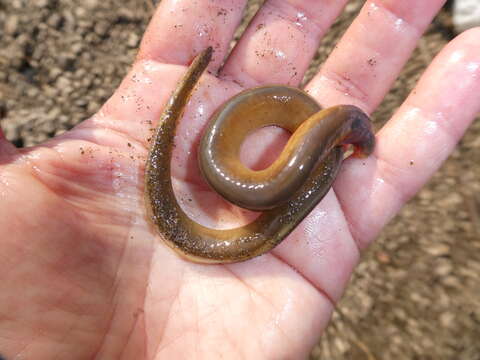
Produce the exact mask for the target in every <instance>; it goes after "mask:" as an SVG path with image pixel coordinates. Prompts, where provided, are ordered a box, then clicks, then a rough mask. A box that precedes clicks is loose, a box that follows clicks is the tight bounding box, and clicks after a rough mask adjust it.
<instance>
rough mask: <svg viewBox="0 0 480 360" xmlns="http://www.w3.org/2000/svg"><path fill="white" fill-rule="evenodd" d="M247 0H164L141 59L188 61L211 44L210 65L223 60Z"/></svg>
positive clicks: (154, 17)
mask: <svg viewBox="0 0 480 360" xmlns="http://www.w3.org/2000/svg"><path fill="white" fill-rule="evenodd" d="M245 4H246V0H197V1H191V0H163V1H162V2H161V3H160V5H159V6H158V9H157V10H156V12H155V14H154V16H153V19H152V20H151V22H150V24H149V26H148V29H147V31H146V33H145V35H144V37H143V40H142V44H141V46H140V51H139V54H138V59H150V60H156V61H160V62H165V63H170V64H182V65H186V64H188V63H189V62H190V61H191V60H192V59H193V57H194V56H195V55H196V54H198V53H199V52H200V51H201V50H204V49H205V48H207V47H208V46H213V48H214V50H215V53H214V56H213V61H212V63H211V64H210V69H212V70H214V69H216V68H218V66H219V65H220V64H221V63H222V61H223V59H224V57H225V55H226V53H227V50H228V48H229V44H230V41H231V40H232V37H233V33H234V32H235V29H236V27H237V26H238V24H239V23H240V21H241V18H242V11H243V8H244V7H245Z"/></svg>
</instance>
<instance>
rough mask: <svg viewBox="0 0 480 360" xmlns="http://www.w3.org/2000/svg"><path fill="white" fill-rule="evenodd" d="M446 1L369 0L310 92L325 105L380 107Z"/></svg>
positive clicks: (368, 109)
mask: <svg viewBox="0 0 480 360" xmlns="http://www.w3.org/2000/svg"><path fill="white" fill-rule="evenodd" d="M444 2H445V1H444V0H431V1H417V0H405V1H396V0H385V1H381V2H376V1H367V2H366V3H365V5H364V6H363V8H362V10H361V12H360V14H359V15H358V17H357V18H356V19H355V21H354V22H353V23H352V25H351V26H350V28H349V29H348V30H347V32H346V33H345V35H344V36H343V38H342V39H341V40H340V42H339V44H338V46H337V47H336V48H335V49H334V51H333V52H332V54H331V55H330V56H329V58H328V59H327V61H326V62H325V64H324V65H323V66H322V69H321V71H320V72H319V73H318V74H317V75H316V76H315V78H314V79H313V80H312V81H311V82H310V84H309V85H308V87H307V89H308V91H309V92H310V94H311V95H312V96H314V97H315V98H317V99H318V100H319V102H321V104H322V105H323V106H332V105H336V104H344V103H347V104H352V105H357V106H359V107H360V108H362V109H363V110H365V111H367V112H371V111H372V110H373V109H375V107H376V106H377V105H378V104H379V103H380V101H381V100H382V99H383V97H384V96H385V94H386V93H387V91H388V89H389V88H390V86H391V84H392V83H393V82H394V81H395V79H396V77H397V76H398V74H399V72H400V70H401V68H402V67H403V65H404V64H405V62H406V61H407V59H408V58H409V56H410V54H411V52H412V51H413V49H414V48H415V45H416V43H417V41H418V39H419V37H420V36H421V34H422V33H423V32H424V30H425V29H426V27H427V26H428V24H429V23H430V21H431V20H432V18H433V16H434V15H435V14H436V13H437V11H438V10H439V9H440V8H441V7H442V5H443V4H444Z"/></svg>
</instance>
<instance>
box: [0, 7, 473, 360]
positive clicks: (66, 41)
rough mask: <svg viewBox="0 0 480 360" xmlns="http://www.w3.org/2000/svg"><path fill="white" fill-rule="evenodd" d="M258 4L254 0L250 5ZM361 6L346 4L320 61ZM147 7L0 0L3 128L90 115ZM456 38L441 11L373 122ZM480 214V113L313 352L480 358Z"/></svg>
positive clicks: (26, 130) (25, 142) (137, 35)
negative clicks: (444, 47)
mask: <svg viewBox="0 0 480 360" xmlns="http://www.w3.org/2000/svg"><path fill="white" fill-rule="evenodd" d="M261 2H262V1H258V0H257V1H250V7H249V11H248V14H253V12H254V11H255V10H256V9H257V8H258V6H259V3H261ZM362 3H363V2H362V1H352V2H351V3H350V4H349V5H348V6H347V8H346V11H345V13H344V14H343V15H342V17H341V18H340V19H339V20H338V21H337V22H336V23H335V25H334V26H333V28H332V30H331V32H330V33H329V34H328V36H327V37H326V39H325V40H324V41H323V43H322V46H321V48H320V49H319V53H318V54H319V55H318V58H317V59H316V61H315V64H316V65H317V66H318V64H319V63H321V62H322V61H323V60H324V59H325V57H326V56H327V55H328V53H329V51H330V50H331V48H332V47H333V46H334V44H335V42H336V41H337V40H338V37H339V36H340V34H341V33H342V32H343V31H344V30H345V28H346V27H347V26H348V24H349V23H350V22H351V21H352V19H353V18H354V16H355V14H356V12H357V11H358V10H359V8H360V6H361V4H362ZM153 9H154V2H153V0H123V1H118V0H102V1H100V0H85V1H82V2H81V3H80V2H78V1H72V0H0V49H1V51H0V123H1V126H2V128H3V129H4V131H5V133H6V135H7V137H8V138H9V139H10V140H11V141H12V142H13V143H14V144H16V145H17V146H29V145H33V144H38V143H40V142H42V141H44V140H45V139H47V138H48V137H51V136H54V135H55V134H58V133H61V132H63V131H65V130H67V129H70V128H71V127H73V126H74V125H75V124H78V123H79V122H80V121H82V120H83V119H85V118H87V117H88V116H89V115H91V114H92V113H94V112H95V111H96V110H97V109H98V108H99V106H100V104H102V103H103V102H104V101H105V100H106V99H107V98H108V97H109V96H110V95H111V93H112V91H113V90H114V89H115V87H116V86H117V85H118V84H119V82H120V81H121V79H122V77H123V76H124V75H125V73H126V72H127V70H128V69H129V66H130V64H131V62H132V60H133V58H134V56H135V53H136V50H137V46H138V45H139V41H140V39H141V35H142V33H143V31H144V29H145V26H146V24H147V22H148V20H149V18H150V16H151V14H152V12H153ZM452 36H453V31H452V28H451V24H450V12H449V10H448V9H445V10H444V11H443V12H442V13H441V14H440V15H439V16H438V17H437V18H436V19H435V21H434V23H433V24H432V26H431V27H430V29H429V31H428V32H427V34H426V35H425V36H424V37H423V38H422V40H421V41H420V43H419V46H418V48H417V50H416V51H415V54H414V56H413V57H412V59H411V61H410V62H409V63H408V65H407V66H406V67H405V69H404V71H403V74H402V76H401V77H400V78H399V79H398V81H397V82H396V84H395V86H394V87H393V89H392V91H391V92H390V93H389V94H388V96H387V97H386V98H385V101H384V102H383V104H382V105H381V107H380V108H379V110H378V111H377V112H376V114H374V118H375V124H376V127H377V128H379V127H381V125H382V124H383V123H384V122H385V121H386V120H387V119H388V117H389V116H390V115H391V114H392V112H393V111H395V109H396V108H397V107H398V106H399V104H400V103H401V102H402V100H403V99H404V98H405V96H406V95H407V94H408V92H409V90H410V89H411V88H412V86H413V85H414V84H415V82H416V81H417V80H418V77H419V75H420V74H421V73H422V71H423V70H424V69H425V67H426V66H427V65H428V63H429V62H430V61H431V60H432V58H433V57H434V55H435V54H436V53H437V52H438V51H439V50H440V49H441V48H442V47H443V46H444V45H445V44H446V43H447V42H448V41H449V40H450V39H451V38H452ZM313 72H314V69H312V71H311V72H309V76H311V74H313ZM479 217H480V121H478V119H477V121H476V122H475V123H474V124H473V125H472V126H471V128H470V129H469V131H468V133H467V134H466V136H465V137H464V138H463V140H462V141H461V143H460V144H459V145H458V147H457V149H456V150H455V152H454V153H453V155H452V156H451V157H450V159H449V160H448V161H447V162H446V163H445V165H444V166H443V167H442V169H441V170H440V171H439V172H437V174H436V175H435V176H434V177H433V179H432V180H431V181H430V182H429V184H428V186H426V187H425V188H424V189H423V190H422V191H421V192H420V193H419V194H418V196H416V197H415V199H413V200H412V201H411V202H410V203H409V204H408V205H407V206H406V207H405V208H404V210H403V211H402V212H401V214H400V215H399V216H398V217H397V218H396V219H394V220H393V221H392V222H391V223H390V225H389V226H388V227H387V228H386V229H385V230H384V231H383V233H382V235H381V236H380V238H379V239H378V241H377V242H376V243H375V245H373V246H372V247H371V248H370V250H369V251H367V252H366V253H365V254H364V256H363V261H362V263H361V265H360V266H359V267H358V269H357V271H356V273H355V275H354V276H353V279H352V282H351V284H350V286H349V288H348V290H347V293H346V296H345V298H344V299H343V300H342V301H341V303H340V304H339V306H338V310H337V311H336V313H335V315H334V320H333V322H332V324H331V326H330V327H329V328H328V330H327V332H326V334H325V335H324V336H323V338H322V339H321V340H320V341H319V343H318V346H317V347H316V348H315V349H314V350H313V352H312V355H311V358H312V359H354V360H357V359H358V360H362V359H367V360H372V359H397V360H398V359H458V360H467V359H468V360H479V359H480V218H479ZM305 316H308V314H306V315H305Z"/></svg>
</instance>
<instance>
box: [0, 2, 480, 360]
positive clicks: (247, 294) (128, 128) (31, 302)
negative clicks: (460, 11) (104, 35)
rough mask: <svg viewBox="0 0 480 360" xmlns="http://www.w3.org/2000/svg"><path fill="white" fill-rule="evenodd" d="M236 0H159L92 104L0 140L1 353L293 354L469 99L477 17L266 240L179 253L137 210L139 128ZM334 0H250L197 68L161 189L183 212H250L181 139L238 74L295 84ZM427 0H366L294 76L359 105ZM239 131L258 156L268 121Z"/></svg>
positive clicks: (225, 216) (477, 103) (454, 130)
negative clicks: (366, 140) (365, 154)
mask: <svg viewBox="0 0 480 360" xmlns="http://www.w3.org/2000/svg"><path fill="white" fill-rule="evenodd" d="M243 3H244V2H242V1H233V0H232V1H228V4H226V2H225V1H218V0H215V1H210V2H208V4H207V2H206V1H196V2H192V1H170V0H164V1H163V2H162V3H161V5H160V7H159V9H158V11H157V12H156V15H155V17H154V19H153V20H152V23H151V25H150V28H149V30H148V31H147V34H146V36H145V38H144V41H143V44H142V48H141V50H140V53H139V56H138V60H137V62H136V63H135V65H134V67H133V69H132V71H131V72H130V74H129V75H128V76H127V77H126V79H125V80H124V82H123V84H122V86H121V87H120V88H119V90H118V91H117V92H116V94H115V95H114V96H113V97H112V98H111V99H110V100H109V101H108V103H107V104H106V105H105V106H104V107H103V108H102V110H101V111H100V112H99V113H98V114H97V115H96V116H94V117H92V118H91V119H89V120H87V121H85V122H84V123H83V124H82V125H80V126H78V127H76V128H75V129H74V130H72V131H70V132H68V133H66V134H64V135H62V136H59V137H57V138H55V139H53V140H51V141H49V142H47V143H46V144H43V145H41V146H38V147H34V148H29V149H22V150H17V149H15V148H14V147H13V146H11V145H10V144H8V143H7V142H6V141H5V140H4V139H2V140H0V167H1V168H0V196H1V205H0V206H1V207H2V210H1V214H2V215H3V216H2V217H1V220H0V232H1V235H0V246H1V251H0V254H2V261H1V263H0V273H1V274H2V278H1V279H2V291H1V293H0V319H1V321H0V339H1V340H0V353H1V354H3V355H4V356H6V357H7V359H9V358H12V357H14V356H17V355H18V356H23V357H24V358H26V359H28V358H35V359H52V358H55V357H58V358H69V359H75V358H78V359H85V358H99V359H122V358H125V359H132V358H135V359H137V358H142V357H144V358H169V357H172V358H173V357H175V358H178V357H181V356H184V357H185V358H203V357H208V358H215V357H220V356H224V357H242V356H243V357H246V358H256V357H258V358H275V359H276V358H301V357H304V356H305V355H306V354H307V353H308V351H309V350H310V348H311V347H312V346H313V344H314V343H315V341H316V340H317V336H318V334H320V333H321V330H322V329H323V328H324V327H325V326H326V324H327V322H328V320H329V317H330V314H331V312H332V310H333V304H334V303H335V302H336V301H337V300H338V299H339V298H340V296H341V294H342V291H343V289H344V287H345V285H346V283H347V281H348V278H349V276H350V274H351V272H352V270H353V268H354V266H355V265H356V263H357V262H358V257H359V249H363V248H365V247H366V246H367V245H368V243H369V242H370V241H371V240H372V239H373V238H374V237H375V236H376V234H378V232H379V231H380V230H381V228H382V227H383V225H384V224H385V223H386V222H387V221H388V220H389V219H390V218H391V217H392V216H393V215H394V214H395V213H396V212H397V211H398V209H399V208H400V207H401V206H402V205H403V204H404V202H405V201H407V200H408V198H409V197H410V196H412V195H413V194H414V193H415V192H416V191H417V190H418V189H419V188H420V187H421V186H422V184H423V183H424V182H425V181H426V180H427V179H428V178H429V176H430V175H431V174H432V173H433V172H434V171H435V170H436V168H438V166H439V165H440V163H441V162H442V161H443V160H444V159H445V158H446V157H447V156H448V154H449V152H450V151H451V150H452V149H453V147H454V145H455V143H456V141H457V140H458V139H459V138H460V136H461V134H462V133H463V131H464V130H465V129H466V127H467V126H468V124H469V122H470V121H471V120H472V119H473V117H474V115H475V114H476V113H477V112H478V110H479V108H480V99H479V98H478V93H479V90H480V80H479V73H480V56H479V55H478V54H479V48H480V41H479V40H478V39H479V38H480V36H479V34H480V33H479V30H472V31H470V32H468V33H465V34H463V35H462V36H460V37H459V38H457V39H456V40H454V41H453V42H452V43H451V44H450V45H449V46H448V47H447V48H446V49H445V50H444V51H443V52H442V54H441V55H439V57H438V58H437V59H436V60H435V61H434V63H433V64H432V65H431V67H430V69H429V70H428V72H427V73H426V74H425V76H424V77H423V78H422V80H421V82H420V83H419V85H418V86H417V88H416V90H415V91H414V92H413V93H412V95H411V96H410V97H409V98H408V99H407V101H406V102H405V104H404V105H403V106H402V108H401V109H400V110H399V111H398V112H397V114H396V115H395V116H394V117H393V118H392V120H391V121H390V122H389V123H388V124H387V125H386V126H385V127H384V128H383V129H382V130H381V131H380V132H379V133H378V137H377V141H378V144H377V149H376V152H375V154H374V156H371V157H370V158H368V159H365V160H349V161H347V162H345V163H344V165H343V167H342V172H341V174H340V176H339V178H338V180H337V182H336V184H335V189H334V191H331V192H330V193H329V194H328V195H327V197H326V198H325V199H324V200H323V201H322V203H321V204H320V206H318V207H317V208H316V209H315V210H314V211H313V212H312V213H311V214H310V216H309V217H308V218H307V219H306V220H305V221H304V222H303V223H302V224H301V225H300V226H299V227H298V228H297V229H296V230H295V231H294V233H293V234H292V235H291V236H290V237H289V238H288V239H287V240H285V241H284V242H283V243H282V244H281V245H280V246H278V247H277V248H276V249H274V250H273V251H272V252H270V253H269V254H266V255H264V256H262V257H260V258H257V259H254V260H251V261H248V262H245V263H240V264H232V265H226V266H203V265H197V264H192V263H189V262H186V261H184V260H182V259H180V258H178V257H177V256H176V255H175V254H174V253H173V252H172V251H171V250H169V249H168V248H166V247H165V246H164V245H163V244H162V243H161V242H160V241H159V236H158V235H157V234H156V232H155V230H154V229H153V228H151V227H150V226H149V224H148V223H147V221H146V217H145V213H144V200H143V170H144V164H145V157H146V153H147V149H148V146H149V143H148V139H149V138H150V137H151V128H152V127H153V126H154V125H155V124H156V121H157V119H158V116H159V114H160V113H161V111H162V109H163V106H164V104H165V101H166V100H167V98H168V97H169V95H170V93H171V91H172V90H173V89H174V88H175V86H176V83H177V81H178V79H179V78H180V77H181V75H182V73H183V72H184V70H185V67H184V65H187V64H188V63H189V62H190V61H191V59H192V58H193V56H194V55H195V54H196V53H198V51H200V50H202V49H204V48H205V47H207V46H209V45H213V46H214V48H215V58H214V61H213V63H212V65H211V68H210V70H211V71H212V72H216V71H217V70H218V68H219V65H220V63H221V62H222V59H223V57H224V56H225V54H226V51H227V49H228V44H229V42H230V40H231V37H232V33H233V30H234V28H235V25H236V24H237V23H238V21H239V19H240V17H241V8H242V6H243ZM307 3H308V9H309V10H308V11H307V10H305V9H304V10H303V11H301V10H299V9H301V8H302V6H303V7H305V8H306V7H307ZM333 3H334V4H333ZM344 3H345V1H337V2H332V4H331V5H328V6H327V5H324V4H319V2H315V4H314V2H307V1H299V0H297V1H290V2H288V3H285V2H275V1H271V2H267V4H266V5H265V6H264V7H263V9H262V10H261V12H260V13H259V15H258V16H257V18H256V20H255V21H254V22H253V23H252V24H251V25H250V28H249V30H247V32H246V33H245V35H244V36H243V38H242V40H241V41H240V43H239V46H238V47H237V48H236V50H235V51H234V53H233V54H232V55H231V56H230V58H229V59H228V61H227V62H226V64H225V66H224V67H223V69H222V70H221V71H220V75H219V77H218V78H216V77H214V76H208V77H205V78H204V79H203V82H202V87H201V88H200V89H199V90H198V91H197V92H196V93H195V94H194V97H193V99H192V101H191V103H190V105H189V111H187V114H186V116H185V117H184V121H182V123H181V124H180V126H179V128H178V131H177V134H178V136H177V147H176V150H175V153H174V157H173V158H174V163H173V164H172V171H173V175H174V178H175V183H176V185H177V191H178V195H179V199H182V198H183V199H185V200H186V201H184V205H185V206H186V207H187V208H188V209H189V211H190V212H191V213H192V216H194V217H195V218H196V219H198V220H199V221H201V222H203V223H206V224H209V225H211V226H218V225H222V226H231V225H238V224H240V223H245V222H247V221H249V219H251V215H250V214H249V213H246V212H244V211H240V210H238V209H237V208H234V207H232V206H230V205H228V204H226V203H225V202H223V201H221V200H220V199H219V198H218V196H217V195H215V194H213V193H211V192H210V191H209V190H208V188H207V187H206V186H205V184H204V183H203V181H202V180H201V179H200V177H199V173H198V169H197V165H196V154H195V147H196V143H197V142H198V139H199V133H200V131H201V129H202V128H203V126H204V125H205V122H206V121H207V119H208V117H209V115H210V114H211V113H212V112H213V111H214V109H215V108H216V107H217V106H218V105H219V104H220V103H222V102H223V101H225V100H226V99H227V98H229V97H230V96H232V95H233V94H235V93H237V92H238V91H240V90H241V89H242V88H243V87H251V86H255V85H260V84H265V83H288V84H290V85H297V84H298V83H299V81H300V80H301V78H302V76H303V73H304V71H305V70H306V68H307V66H308V63H309V61H310V60H311V57H312V56H313V53H314V52H315V49H316V46H317V43H318V41H319V39H320V38H321V36H322V34H323V33H324V32H325V31H326V29H327V28H328V26H329V24H330V23H331V22H332V21H333V20H334V18H335V16H336V15H337V13H338V12H339V11H340V7H341V6H342V5H343V4H344ZM442 3H443V2H442V1H437V0H435V1H430V2H417V1H413V0H408V1H404V2H402V3H401V4H400V3H399V2H393V1H384V2H382V6H380V5H374V4H373V3H371V2H367V4H366V5H365V8H364V10H363V11H362V14H361V15H360V17H359V18H358V19H357V20H356V22H355V23H354V24H353V25H352V27H351V28H350V30H349V32H348V33H347V34H346V36H345V37H344V39H343V40H342V41H341V42H340V43H339V46H338V47H337V49H336V50H335V51H334V52H333V54H332V55H331V56H330V58H329V60H328V61H327V62H326V64H325V65H324V66H323V68H322V70H321V72H320V73H319V74H318V75H317V76H316V77H315V78H314V79H313V81H312V82H311V83H310V84H309V86H308V90H309V92H310V93H311V94H312V95H313V96H314V97H316V98H317V100H318V101H319V102H320V103H321V104H322V105H323V106H332V105H335V104H339V103H350V104H354V105H357V106H359V107H361V108H362V109H363V110H365V111H367V112H372V111H373V109H374V108H375V107H376V106H377V105H378V103H379V102H380V101H381V99H382V97H383V95H384V94H385V92H386V91H387V90H388V88H389V86H390V85H391V83H392V81H393V80H394V79H395V77H396V76H397V74H398V72H399V71H400V68H401V66H402V65H403V63H404V62H405V61H406V59H407V57H408V56H409V54H410V52H411V50H412V49H413V47H414V46H415V43H416V41H417V39H418V36H419V34H420V33H421V32H422V31H423V29H424V28H425V27H426V26H427V25H428V23H429V22H430V20H431V18H432V16H433V15H434V13H435V12H436V11H437V10H438V9H439V7H440V6H441V5H442ZM295 6H297V7H298V8H295ZM371 34H373V36H372V35H371ZM372 59H373V62H372V61H371V60H372ZM372 64H373V65H372ZM152 122H153V125H152ZM260 139H261V141H259V140H260ZM249 141H250V145H251V144H255V148H253V146H246V148H248V149H251V150H250V151H246V153H245V154H244V155H245V159H246V161H247V162H248V163H249V164H250V165H255V166H261V165H262V164H265V163H266V162H268V161H269V159H271V155H272V154H273V153H274V151H272V150H271V149H272V147H275V148H276V149H278V148H280V147H281V144H282V143H283V142H284V141H285V135H284V134H283V133H281V132H280V131H278V130H272V129H268V130H267V129H265V130H264V131H261V132H259V133H257V134H256V135H255V136H254V137H253V138H252V139H250V140H249ZM259 145H261V146H259ZM258 158H261V159H262V160H261V161H260V162H257V161H256V160H255V159H258ZM188 199H192V200H193V201H191V202H190V201H188Z"/></svg>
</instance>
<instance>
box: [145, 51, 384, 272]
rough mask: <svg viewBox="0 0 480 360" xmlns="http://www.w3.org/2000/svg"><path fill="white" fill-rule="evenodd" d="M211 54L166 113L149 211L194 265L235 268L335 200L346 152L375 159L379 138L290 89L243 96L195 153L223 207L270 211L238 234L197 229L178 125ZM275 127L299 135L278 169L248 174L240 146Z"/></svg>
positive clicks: (343, 109)
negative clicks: (177, 162)
mask: <svg viewBox="0 0 480 360" xmlns="http://www.w3.org/2000/svg"><path fill="white" fill-rule="evenodd" d="M211 54H212V50H211V48H209V49H207V50H205V51H203V52H202V53H200V54H199V55H198V56H197V57H196V58H195V59H194V61H193V62H192V64H191V65H190V67H189V68H188V70H187V72H186V74H185V75H184V77H183V79H182V80H181V81H180V83H179V85H178V87H177V89H176V90H175V92H174V94H173V95H172V97H171V98H170V100H169V101H168V103H167V106H166V107H165V109H164V111H163V113H162V115H161V118H160V121H159V125H158V127H157V129H156V132H155V135H154V137H153V139H152V147H151V149H150V153H149V156H148V160H147V165H146V172H145V181H146V203H147V210H148V211H147V213H148V214H149V216H150V217H151V220H152V221H153V223H154V224H155V225H156V227H157V228H158V231H159V233H160V234H161V236H162V238H163V239H164V241H165V242H166V243H167V244H168V245H169V246H171V247H172V248H173V249H174V250H176V251H177V252H178V253H180V254H181V255H182V256H184V257H185V258H187V259H189V260H191V261H195V262H202V263H229V262H237V261H243V260H247V259H250V258H252V257H255V256H258V255H261V254H263V253H265V252H267V251H269V250H271V249H272V248H273V247H275V246H276V245H278V244H279V243H280V242H281V241H282V240H283V239H284V238H285V237H286V236H287V235H288V234H290V232H291V231H292V230H293V229H295V227H296V226H297V225H298V224H299V223H300V222H301V221H302V220H303V219H304V218H305V216H307V215H308V214H309V212H310V211H311V210H312V209H313V208H314V207H315V206H316V205H317V204H318V202H319V201H320V200H321V199H322V198H323V197H324V196H325V194H326V193H327V192H328V190H329V189H330V187H331V185H332V183H333V181H334V180H335V177H336V175H337V172H338V170H339V168H340V165H341V161H342V159H343V158H344V152H345V148H346V145H347V144H352V145H353V146H354V156H359V157H362V156H368V155H369V154H370V153H371V152H372V151H373V149H374V146H375V137H374V135H373V133H372V129H371V123H370V119H369V117H368V116H367V115H366V114H365V113H364V112H363V111H362V110H360V109H359V108H357V107H355V106H352V105H339V106H334V107H331V108H327V109H323V110H322V109H321V107H320V106H319V105H318V104H317V102H316V101H315V100H314V99H313V98H311V97H310V96H309V95H308V94H307V93H305V92H303V91H301V90H299V89H296V88H292V87H288V86H264V87H258V88H253V89H250V90H246V91H243V92H241V93H240V94H238V95H237V96H234V97H233V98H231V99H230V100H228V101H227V102H226V103H224V104H223V105H222V106H221V107H220V108H219V109H218V110H217V111H216V112H215V114H214V115H213V116H212V118H211V119H210V123H209V125H208V126H207V129H206V130H205V134H204V136H203V138H202V140H201V144H200V148H199V152H198V153H199V165H200V169H201V171H202V174H203V175H204V178H205V180H206V181H207V182H208V184H209V185H210V186H211V187H212V188H213V189H214V190H215V191H217V192H218V193H219V194H220V195H222V196H223V197H224V198H225V199H226V200H228V201H230V202H232V203H234V204H236V205H238V206H240V207H243V208H246V209H250V210H257V211H263V212H262V214H261V215H260V216H259V217H258V218H257V219H256V220H254V221H253V222H251V223H249V224H247V225H245V226H242V227H238V228H234V229H226V230H223V229H222V230H219V229H212V228H207V227H205V226H202V225H200V224H198V223H196V222H195V221H193V220H191V219H190V218H189V217H188V216H187V214H186V213H185V212H184V211H183V210H182V208H181V207H180V205H179V204H178V202H177V200H176V198H175V194H174V191H173V187H172V182H171V174H170V163H171V155H172V147H173V142H174V134H175V128H176V125H177V123H178V121H179V119H180V118H181V117H182V114H183V112H184V109H185V106H186V104H187V102H188V100H189V97H190V94H191V92H192V90H193V89H194V87H195V86H196V84H197V82H198V80H199V78H200V76H201V75H202V73H203V72H204V70H205V69H206V67H207V66H208V64H209V62H210V59H211ZM270 125H275V126H280V127H282V128H284V129H286V130H288V131H290V132H291V133H292V136H291V137H290V139H289V141H288V143H287V145H286V146H285V148H284V149H283V151H282V153H281V154H280V156H279V157H278V158H277V159H276V160H275V161H274V162H273V164H272V165H270V166H269V167H268V168H267V169H264V170H261V171H254V170H251V169H249V168H247V167H246V166H245V165H243V163H242V162H241V161H240V160H239V157H238V154H239V149H240V146H241V145H242V143H243V141H244V140H245V138H246V137H247V135H248V134H250V133H251V132H252V131H254V130H255V129H258V128H261V127H264V126H270Z"/></svg>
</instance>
